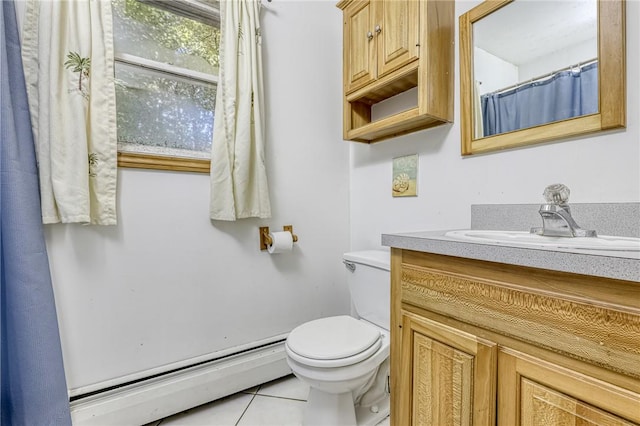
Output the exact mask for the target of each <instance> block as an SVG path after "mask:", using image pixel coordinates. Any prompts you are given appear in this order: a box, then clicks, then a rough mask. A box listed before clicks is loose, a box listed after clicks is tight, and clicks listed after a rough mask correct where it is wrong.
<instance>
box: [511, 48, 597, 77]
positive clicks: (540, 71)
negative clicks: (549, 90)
mask: <svg viewBox="0 0 640 426" xmlns="http://www.w3.org/2000/svg"><path fill="white" fill-rule="evenodd" d="M597 57H598V40H597V39H595V38H594V39H592V40H587V41H584V42H582V43H579V44H576V45H573V46H570V47H569V48H566V49H561V50H556V51H554V52H551V53H550V54H548V55H546V56H543V57H541V58H538V59H536V60H534V61H531V62H527V63H525V64H521V65H520V66H519V67H518V73H519V74H518V81H526V80H530V79H532V78H537V77H540V76H543V75H546V74H549V73H550V72H553V71H556V70H561V69H565V68H567V67H569V66H572V65H577V64H580V63H585V62H587V61H589V60H591V59H594V58H597Z"/></svg>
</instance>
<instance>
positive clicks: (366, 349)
mask: <svg viewBox="0 0 640 426" xmlns="http://www.w3.org/2000/svg"><path fill="white" fill-rule="evenodd" d="M381 345H382V333H381V332H380V330H378V329H377V328H376V327H375V326H373V325H370V324H368V323H365V322H364V321H359V320H357V319H355V318H353V317H350V316H347V315H341V316H335V317H329V318H321V319H318V320H314V321H310V322H308V323H305V324H302V325H301V326H299V327H296V328H295V329H294V330H293V331H291V333H290V334H289V337H288V338H287V342H286V348H287V352H288V354H289V356H290V357H291V358H292V359H294V360H295V361H297V362H299V363H302V364H305V365H307V366H310V367H320V368H336V367H345V366H348V365H352V364H356V363H358V362H360V361H362V360H364V359H367V358H368V357H370V356H371V355H373V354H374V353H375V352H376V351H377V350H378V349H379V348H380V346H381Z"/></svg>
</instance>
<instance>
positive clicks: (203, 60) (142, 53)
mask: <svg viewBox="0 0 640 426" xmlns="http://www.w3.org/2000/svg"><path fill="white" fill-rule="evenodd" d="M112 4H113V37H114V44H115V49H116V52H120V53H129V54H132V55H135V56H139V57H142V58H145V59H151V60H154V61H158V62H163V63H166V64H170V65H176V66H179V67H183V68H187V69H190V70H193V71H200V72H204V73H208V74H214V75H217V74H218V49H219V46H220V29H219V28H216V27H214V26H212V25H207V24H205V23H203V22H199V21H195V20H193V19H189V18H186V17H183V16H179V15H177V14H175V13H171V12H169V11H166V10H162V9H159V8H157V7H154V6H150V5H147V4H144V3H140V2H138V1H137V0H113V1H112Z"/></svg>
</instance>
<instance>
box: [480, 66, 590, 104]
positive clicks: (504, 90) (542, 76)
mask: <svg viewBox="0 0 640 426" xmlns="http://www.w3.org/2000/svg"><path fill="white" fill-rule="evenodd" d="M595 62H598V58H592V59H589V60H587V61H584V62H578V63H577V64H576V65H569V66H567V67H564V68H560V69H558V70H555V71H551V72H550V73H547V74H543V75H541V76H539V77H534V78H532V79H530V80H526V81H523V82H522V83H516V84H514V85H512V86H508V87H506V88H504V89H500V90H496V91H494V92H491V93H490V94H491V95H497V94H499V93H503V92H507V91H509V90H513V89H517V88H518V87H521V86H524V85H525V84H530V83H534V82H537V81H542V80H545V79H548V78H549V77H553V76H554V75H556V74H558V73H559V72H562V71H569V70H572V69H574V68H580V69H582V67H585V66H587V65H590V64H593V63H595ZM480 84H482V82H480ZM483 96H484V95H483Z"/></svg>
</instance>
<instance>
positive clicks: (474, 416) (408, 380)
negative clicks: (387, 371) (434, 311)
mask: <svg viewBox="0 0 640 426" xmlns="http://www.w3.org/2000/svg"><path fill="white" fill-rule="evenodd" d="M402 330H403V331H402V351H401V360H400V364H399V365H400V366H401V367H400V368H399V370H400V374H399V375H400V377H399V388H400V389H410V392H409V393H408V394H407V393H405V392H403V395H401V396H400V397H399V398H398V399H396V400H395V405H394V406H393V408H392V413H393V414H397V416H394V420H393V421H394V424H400V425H410V424H411V425H419V426H428V425H434V426H435V425H437V426H441V425H442V426H445V425H476V426H480V425H487V426H488V425H494V424H495V401H496V399H495V393H496V392H495V383H496V365H497V346H496V344H495V343H493V342H488V341H485V340H483V339H480V338H478V337H476V336H474V335H471V334H468V333H465V332H462V331H460V330H457V329H455V328H452V327H449V326H447V325H445V324H441V323H438V322H436V321H432V320H430V319H426V318H422V317H419V316H416V315H413V314H411V313H405V314H403V317H402ZM394 371H395V372H396V374H398V369H396V370H394ZM392 395H393V393H392ZM394 410H395V413H394Z"/></svg>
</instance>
